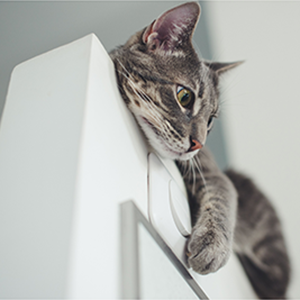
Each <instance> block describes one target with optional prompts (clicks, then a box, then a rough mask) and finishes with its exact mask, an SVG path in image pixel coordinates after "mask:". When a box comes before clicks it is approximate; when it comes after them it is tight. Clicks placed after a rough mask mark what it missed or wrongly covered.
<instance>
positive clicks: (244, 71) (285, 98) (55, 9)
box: [0, 1, 300, 298]
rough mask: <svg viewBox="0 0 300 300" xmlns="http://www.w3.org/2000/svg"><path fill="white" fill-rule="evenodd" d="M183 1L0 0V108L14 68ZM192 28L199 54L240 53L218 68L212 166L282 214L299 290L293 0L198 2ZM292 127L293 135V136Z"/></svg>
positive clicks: (111, 35) (115, 41)
mask: <svg viewBox="0 0 300 300" xmlns="http://www.w3.org/2000/svg"><path fill="white" fill-rule="evenodd" d="M181 3H182V2H175V1H166V2H164V1H156V2H147V1H140V2H127V1H121V2H117V1H110V2H108V1H107V2H105V1H99V2H98V1H93V2H85V1H80V2H68V1H64V2H59V1H53V2H26V1H21V2H14V1H9V2H0V41H1V43H0V113H2V110H3V106H4V103H5V97H6V93H7V89H8V84H9V78H10V74H11V72H12V70H13V68H14V67H15V66H16V65H18V64H19V63H21V62H23V61H25V60H28V59H30V58H32V57H35V56H37V55H39V54H42V53H44V52H46V51H49V50H52V49H54V48H56V47H59V46H61V45H64V44H66V43H69V42H72V41H74V40H76V39H78V38H81V37H83V36H85V35H87V34H89V33H95V34H96V35H97V36H98V38H99V39H100V40H101V42H102V43H103V45H104V47H105V48H106V50H107V51H109V50H111V49H113V48H114V47H115V46H117V45H120V44H122V43H124V42H125V41H126V40H127V39H128V37H129V36H130V35H132V34H133V33H134V32H136V31H138V30H140V29H142V28H144V27H145V26H147V25H148V24H149V23H150V22H152V21H153V20H154V19H155V18H156V17H157V16H158V15H160V14H161V13H162V12H164V11H165V10H167V9H170V8H172V7H174V6H176V5H179V4H181ZM200 3H201V7H202V15H201V19H200V22H199V25H198V28H197V31H196V32H195V35H194V40H195V47H196V48H197V50H198V51H199V52H201V55H202V56H203V57H204V58H205V59H209V60H217V61H224V62H227V61H228V62H231V61H237V60H245V63H244V64H243V65H241V66H239V67H238V68H237V69H236V70H233V71H231V72H230V73H229V74H226V75H224V78H223V80H222V86H221V99H220V100H221V102H222V105H221V108H222V116H221V121H219V122H218V123H217V124H216V126H215V127H216V128H215V130H214V131H213V132H212V136H211V137H210V140H209V144H210V145H211V147H212V148H213V151H214V153H215V155H216V157H217V160H218V162H219V164H220V167H222V168H224V167H234V168H235V169H237V170H240V171H242V172H244V173H246V174H249V175H250V176H251V177H252V178H253V179H254V181H255V182H256V183H257V184H258V185H259V186H260V187H261V188H262V190H263V191H264V192H265V194H266V195H267V196H269V197H270V198H271V199H272V201H273V203H274V205H275V207H276V209H277V211H278V213H279V216H280V218H281V220H282V222H283V229H284V232H285V236H286V240H287V244H288V247H289V251H290V255H291V259H292V267H293V282H292V284H291V286H290V292H289V296H290V297H291V298H300V286H299V285H297V282H299V280H300V257H299V255H298V253H300V241H299V233H298V226H299V225H300V222H299V217H298V209H299V208H300V190H299V186H300V184H299V183H298V181H299V180H300V160H299V157H298V156H299V154H300V142H299V132H300V122H299V115H298V114H300V90H299V82H298V80H299V79H300V78H299V77H300V76H299V74H298V72H299V69H300V56H299V53H300V39H299V32H300V19H299V15H300V2H283V1H278V2H277V1H276V2H275V1H272V2H271V1H270V2H269V1H266V2H257V1H255V2H237V1H235V2H227V1H222V2H215V1H210V2H200ZM297 136H298V138H297Z"/></svg>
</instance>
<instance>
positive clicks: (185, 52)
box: [110, 2, 290, 298]
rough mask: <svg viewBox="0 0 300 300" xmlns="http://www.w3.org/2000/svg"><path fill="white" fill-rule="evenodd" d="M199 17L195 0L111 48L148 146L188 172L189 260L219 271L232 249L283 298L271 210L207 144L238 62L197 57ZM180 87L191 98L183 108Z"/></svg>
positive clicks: (280, 250) (283, 265)
mask: <svg viewBox="0 0 300 300" xmlns="http://www.w3.org/2000/svg"><path fill="white" fill-rule="evenodd" d="M199 15H200V7H199V5H198V4H197V3H195V2H191V3H186V4H183V5H181V6H179V7H176V8H174V9H172V10H170V11H168V12H166V13H164V14H163V15H162V16H160V17H159V18H158V19H157V20H155V21H154V22H153V23H152V24H150V25H149V26H148V27H146V28H145V29H143V30H141V31H139V32H138V33H136V34H135V35H133V36H132V37H131V38H130V39H129V40H128V42H127V43H126V44H125V45H123V46H121V47H119V48H117V49H115V50H114V51H112V52H111V54H110V55H111V58H112V59H113V61H114V64H115V69H116V75H117V80H118V84H119V89H120V92H121V95H122V97H123V99H124V101H125V102H126V104H127V106H128V108H129V110H130V111H131V112H132V113H133V115H134V116H135V118H136V120H137V122H138V124H139V125H140V127H141V128H142V130H143V131H144V133H145V135H146V137H147V138H148V140H149V142H150V144H151V145H152V146H153V147H154V149H155V150H156V151H157V152H158V153H160V154H161V155H162V156H165V157H168V158H172V159H174V160H176V163H177V165H178V168H179V170H180V172H181V173H182V175H183V178H184V181H185V185H186V189H187V192H188V196H189V202H190V208H191V215H192V222H193V230H192V234H191V236H190V238H189V240H188V243H187V261H188V264H189V266H190V267H192V268H193V269H194V270H195V271H197V272H199V273H201V274H207V273H210V272H215V271H217V270H218V269H219V268H220V267H222V266H223V265H224V264H225V263H226V261H227V260H228V257H229V255H230V253H231V251H232V249H233V250H234V251H235V252H236V253H237V255H238V257H239V259H240V261H241V263H242V265H243V266H244V268H245V271H246V273H247V275H248V276H249V279H250V281H251V283H252V285H253V287H254V289H255V291H256V293H257V295H258V296H259V297H261V298H284V297H285V293H286V289H287V286H288V282H289V276H290V266H289V259H288V256H287V251H286V247H285V243H284V239H283V236H282V232H281V228H280V222H279V220H278V218H277V215H276V213H275V211H274V209H273V208H272V206H271V204H270V202H269V201H268V200H267V199H266V197H265V196H264V195H263V194H262V193H261V192H260V191H259V190H258V189H257V187H256V186H255V185H254V184H253V183H252V182H251V181H250V180H249V179H248V178H246V177H244V176H243V175H241V174H238V173H235V172H233V171H228V172H226V173H223V172H221V170H219V168H218V167H217V165H216V163H215V162H214V160H213V158H212V156H211V154H210V153H209V151H208V149H206V148H205V147H204V144H205V141H206V138H207V134H208V132H209V131H210V129H211V125H212V121H213V118H215V117H217V115H218V112H219V102H218V96H219V92H218V82H219V76H220V75H221V74H222V73H223V72H226V71H227V70H228V69H231V68H233V67H235V66H236V65H238V64H239V63H230V64H221V63H212V62H206V61H202V60H200V59H199V58H198V56H197V54H196V52H195V50H194V48H193V46H192V42H191V38H192V34H193V31H194V29H195V26H196V24H197V21H198V19H199ZM182 88H185V89H187V90H188V91H190V92H191V93H192V94H191V95H192V96H193V98H192V100H193V101H192V102H189V105H186V106H184V105H183V104H181V103H180V101H179V100H178V91H180V90H181V89H182ZM192 96H191V97H192Z"/></svg>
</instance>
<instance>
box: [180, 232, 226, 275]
mask: <svg viewBox="0 0 300 300" xmlns="http://www.w3.org/2000/svg"><path fill="white" fill-rule="evenodd" d="M230 249H231V245H230V242H229V241H228V239H227V238H226V237H225V235H224V234H223V233H222V232H218V231H217V230H207V229H206V227H204V228H203V227H202V228H201V227H198V228H196V229H195V228H194V230H193V232H192V234H191V236H190V238H189V240H188V243H187V252H186V255H187V262H188V265H189V267H191V268H192V269H193V270H194V271H196V272H197V273H200V274H208V273H212V272H216V271H217V270H219V269H220V268H221V267H222V266H224V265H225V263H226V262H227V260H228V258H229V255H230Z"/></svg>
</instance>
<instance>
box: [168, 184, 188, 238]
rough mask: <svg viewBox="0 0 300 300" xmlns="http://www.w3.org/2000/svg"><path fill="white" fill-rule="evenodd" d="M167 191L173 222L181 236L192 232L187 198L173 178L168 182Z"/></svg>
mask: <svg viewBox="0 0 300 300" xmlns="http://www.w3.org/2000/svg"><path fill="white" fill-rule="evenodd" d="M169 192H170V197H169V199H170V206H171V211H172V215H173V218H174V221H175V224H176V226H177V228H178V230H179V231H180V233H181V234H182V235H183V236H189V235H190V234H191V232H192V225H191V223H192V222H191V214H190V208H189V204H188V200H187V198H186V197H185V195H184V194H183V193H182V192H181V190H180V189H179V188H178V186H177V184H176V183H175V182H174V180H171V181H170V182H169Z"/></svg>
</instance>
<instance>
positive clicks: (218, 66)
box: [205, 60, 244, 75]
mask: <svg viewBox="0 0 300 300" xmlns="http://www.w3.org/2000/svg"><path fill="white" fill-rule="evenodd" d="M243 62H244V61H243V60H242V61H236V62H232V63H219V62H205V64H206V65H207V66H208V67H209V68H210V69H211V70H213V71H215V72H216V73H217V75H221V74H223V73H225V72H227V71H229V70H231V69H233V68H235V67H237V66H239V65H241V64H242V63H243Z"/></svg>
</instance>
